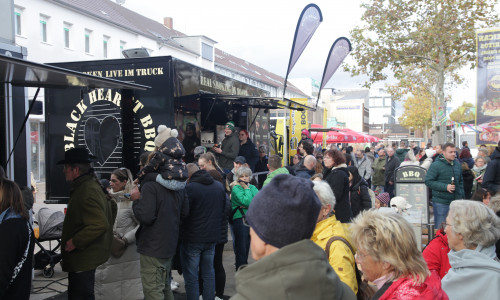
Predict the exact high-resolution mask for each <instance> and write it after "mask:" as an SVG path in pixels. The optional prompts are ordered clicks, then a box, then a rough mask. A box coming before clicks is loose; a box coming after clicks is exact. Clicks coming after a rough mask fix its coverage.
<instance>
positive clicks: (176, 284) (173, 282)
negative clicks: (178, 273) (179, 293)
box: [170, 279, 181, 287]
mask: <svg viewBox="0 0 500 300" xmlns="http://www.w3.org/2000/svg"><path fill="white" fill-rule="evenodd" d="M170 284H174V285H175V286H176V287H180V286H181V284H180V283H178V282H177V281H175V280H173V279H172V281H170Z"/></svg>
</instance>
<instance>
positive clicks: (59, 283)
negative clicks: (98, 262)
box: [30, 184, 253, 300]
mask: <svg viewBox="0 0 500 300" xmlns="http://www.w3.org/2000/svg"><path fill="white" fill-rule="evenodd" d="M38 188H39V193H38V194H37V195H36V198H37V200H36V203H35V204H34V206H33V210H34V212H37V211H38V210H39V209H40V208H41V207H49V208H50V209H54V210H60V211H64V208H65V207H66V205H56V204H49V205H47V204H44V203H43V199H42V197H43V196H42V195H45V185H43V184H39V185H38ZM50 244H51V245H50ZM42 245H43V247H44V248H45V249H49V248H50V246H52V247H55V246H56V243H55V242H43V243H42ZM39 249H40V248H39V247H38V246H36V247H35V253H37V252H38V251H39ZM250 261H253V260H252V259H251V258H250ZM223 263H224V268H225V270H226V288H225V290H224V295H225V297H224V299H229V298H230V297H231V296H232V295H234V294H235V287H234V274H235V270H234V253H233V251H232V245H231V241H229V242H228V243H227V244H226V249H225V251H224V261H223ZM67 276H68V275H67V273H66V272H63V271H62V270H61V265H60V264H57V265H56V266H55V268H54V276H53V277H51V278H45V277H44V276H43V272H42V271H41V270H35V274H34V279H33V290H32V293H31V296H30V299H31V300H42V299H67V294H66V292H67V285H68V279H67ZM173 278H174V280H175V281H177V282H179V283H180V287H179V289H178V290H176V291H174V296H175V299H176V300H182V299H186V294H185V289H184V279H183V278H182V276H180V275H179V274H178V273H177V271H174V272H173Z"/></svg>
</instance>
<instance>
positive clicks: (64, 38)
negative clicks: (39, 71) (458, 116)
mask: <svg viewBox="0 0 500 300" xmlns="http://www.w3.org/2000/svg"><path fill="white" fill-rule="evenodd" d="M11 11H12V10H11ZM11 16H12V19H13V20H12V21H13V23H14V34H15V43H16V45H18V46H21V47H24V48H26V49H27V56H26V57H25V58H26V59H28V60H31V61H35V62H40V63H56V62H69V61H85V60H102V59H118V58H122V57H123V52H122V51H123V50H126V49H131V48H145V49H147V51H148V53H149V55H150V56H167V55H170V56H173V57H176V58H179V59H181V60H183V61H186V62H188V63H191V64H194V65H197V66H200V67H202V68H205V69H208V70H211V71H215V72H217V73H220V74H222V75H225V76H228V77H231V78H234V79H236V80H239V81H242V82H245V83H247V84H250V85H253V86H256V87H258V88H260V89H264V90H266V91H268V92H269V93H270V96H275V97H278V96H279V97H281V95H282V93H283V82H284V78H283V77H281V76H278V75H276V74H273V73H271V72H269V71H267V70H265V69H263V68H261V67H258V66H256V65H253V64H251V63H249V62H247V61H244V60H242V59H240V58H238V57H236V56H233V55H231V54H229V53H226V52H224V51H221V50H220V49H217V48H216V47H215V45H216V44H217V42H216V41H214V40H212V39H210V38H209V37H207V36H204V35H198V36H187V35H185V34H183V33H182V32H179V31H177V30H175V29H174V28H173V20H172V19H171V18H168V17H166V18H165V19H164V23H163V24H162V23H159V22H156V21H154V20H151V19H149V18H147V17H145V16H142V15H140V14H138V13H136V12H134V11H131V10H129V9H127V8H125V7H123V6H120V5H119V4H117V3H115V2H114V1H110V0H14V7H13V11H12V14H11ZM34 93H35V90H34V89H27V96H28V98H29V99H32V98H33V96H34ZM285 96H286V97H287V98H307V97H309V95H307V94H305V93H303V92H302V91H301V90H299V89H298V88H296V87H295V86H293V84H288V87H287V93H286V95H285ZM38 99H41V100H42V101H41V103H40V106H41V112H40V114H38V115H31V116H30V122H29V123H30V124H29V125H30V126H29V127H28V130H30V132H31V145H30V146H29V153H30V157H31V169H32V171H33V173H34V175H35V178H36V179H37V180H44V176H45V166H44V157H45V153H44V151H45V150H44V149H45V147H44V136H45V133H44V130H45V126H44V123H45V119H44V112H43V109H44V107H43V99H44V95H43V91H42V92H41V93H40V94H39V96H38Z"/></svg>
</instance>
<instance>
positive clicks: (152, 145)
mask: <svg viewBox="0 0 500 300" xmlns="http://www.w3.org/2000/svg"><path fill="white" fill-rule="evenodd" d="M155 149H156V146H155V142H154V141H147V142H146V144H144V151H154V150H155Z"/></svg>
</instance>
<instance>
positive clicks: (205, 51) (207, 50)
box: [201, 43, 214, 61]
mask: <svg viewBox="0 0 500 300" xmlns="http://www.w3.org/2000/svg"><path fill="white" fill-rule="evenodd" d="M201 57H203V58H204V59H206V60H209V61H214V47H212V46H210V45H207V44H205V43H201Z"/></svg>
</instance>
